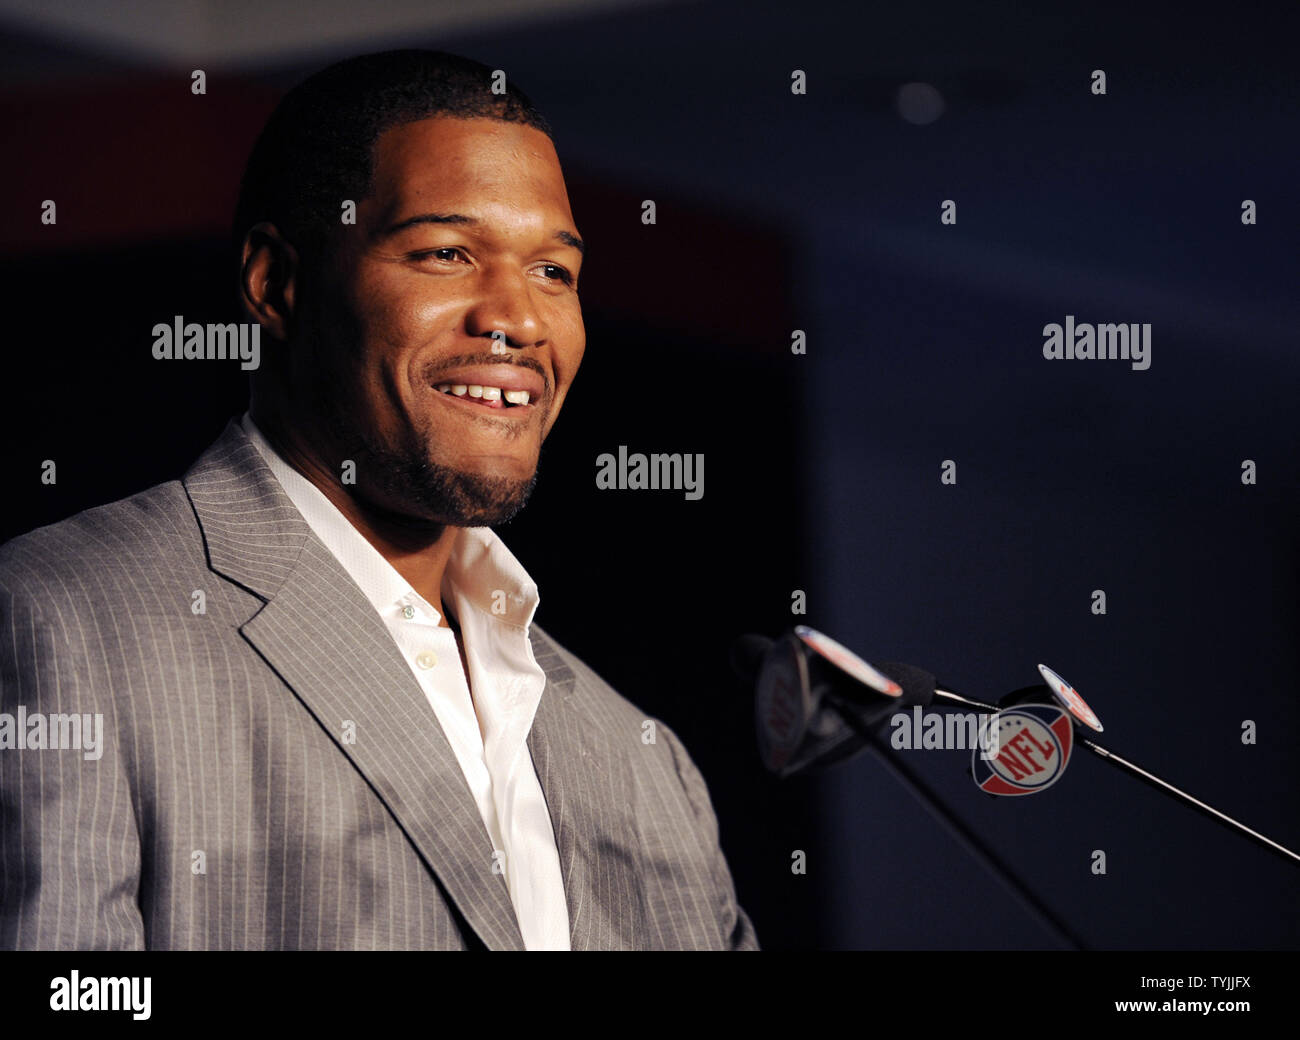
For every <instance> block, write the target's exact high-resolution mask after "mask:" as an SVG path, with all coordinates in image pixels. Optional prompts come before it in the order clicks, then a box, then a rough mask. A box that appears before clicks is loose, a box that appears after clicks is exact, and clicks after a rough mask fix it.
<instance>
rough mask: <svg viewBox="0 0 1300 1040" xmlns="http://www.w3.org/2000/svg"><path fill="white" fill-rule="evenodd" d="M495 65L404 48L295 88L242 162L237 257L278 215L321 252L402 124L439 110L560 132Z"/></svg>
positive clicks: (306, 250)
mask: <svg viewBox="0 0 1300 1040" xmlns="http://www.w3.org/2000/svg"><path fill="white" fill-rule="evenodd" d="M492 86H493V70H492V69H490V68H488V67H487V66H486V65H484V64H482V63H481V62H477V61H474V60H472V59H470V58H462V57H460V56H459V55H456V54H448V53H446V52H444V51H429V50H397V51H383V52H381V53H378V54H365V55H362V56H360V57H356V58H349V59H347V60H346V61H340V62H338V63H336V64H334V65H331V66H329V67H328V68H325V69H322V70H321V71H320V72H317V73H315V74H314V75H312V76H310V77H309V78H307V79H306V80H304V81H303V82H302V83H300V84H298V85H297V86H296V87H294V88H293V89H292V90H290V91H289V93H287V94H286V95H285V96H284V97H283V98H282V99H281V101H280V103H279V105H277V106H276V109H275V111H274V112H272V113H271V117H270V119H268V120H267V123H266V126H265V127H263V129H262V132H261V134H260V135H259V136H258V139H257V143H256V144H254V145H253V151H252V153H251V154H250V156H249V159H248V164H247V166H246V167H245V168H244V176H243V180H242V181H241V183H240V188H239V202H238V203H237V205H236V207H235V218H234V222H233V224H232V226H231V235H232V238H233V241H234V248H235V252H236V256H237V257H238V253H239V251H240V249H241V247H242V245H243V240H244V235H245V234H247V232H248V229H249V228H251V227H252V226H253V225H254V224H257V223H260V222H261V221H264V220H265V221H270V222H271V223H273V224H275V226H276V227H277V228H278V229H279V230H280V233H281V234H282V235H284V237H285V238H287V239H288V240H289V241H290V242H292V243H293V245H294V246H295V248H297V249H298V251H299V253H300V254H301V255H303V256H304V257H305V258H307V259H309V260H310V259H319V257H320V255H321V254H322V252H323V250H324V248H325V246H326V244H327V241H328V237H329V232H330V230H331V228H334V227H337V226H338V225H339V221H340V217H341V215H342V209H341V206H342V203H343V200H344V199H352V200H354V201H357V202H359V201H360V200H361V199H363V198H365V197H366V196H367V195H368V194H369V193H370V190H371V174H372V172H373V166H372V161H373V156H374V145H375V142H376V141H377V140H378V139H379V137H380V135H381V134H383V133H384V131H386V130H390V129H392V128H393V127H395V126H400V125H402V124H404V123H409V122H412V121H414V120H417V119H426V118H429V117H431V116H440V115H445V116H453V117H455V118H459V119H471V118H475V117H482V118H488V119H499V120H501V121H503V122H507V123H523V124H525V125H527V126H531V127H533V128H535V129H537V130H540V131H542V133H544V134H546V136H547V137H552V138H553V137H554V135H553V134H552V132H551V128H550V126H549V125H548V124H547V122H546V120H545V119H544V118H543V117H542V115H541V113H540V112H538V111H537V109H536V108H534V107H533V104H532V102H531V101H530V100H529V99H528V95H527V94H525V93H524V92H523V91H522V90H520V89H519V88H518V87H516V86H515V85H514V83H513V82H510V81H509V80H508V78H507V82H506V84H505V92H504V93H500V94H494V93H493V92H492Z"/></svg>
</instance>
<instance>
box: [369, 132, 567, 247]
mask: <svg viewBox="0 0 1300 1040" xmlns="http://www.w3.org/2000/svg"><path fill="white" fill-rule="evenodd" d="M371 190H372V194H371V198H372V199H373V201H374V202H375V203H376V204H377V205H378V207H379V209H380V210H381V211H383V213H384V216H385V217H394V218H398V217H401V216H402V215H403V212H404V211H411V210H414V209H416V208H419V207H429V206H437V207H439V208H450V207H452V206H455V207H457V208H459V209H461V210H462V211H465V210H467V209H486V208H490V207H494V206H504V207H507V208H509V209H515V210H532V211H535V212H537V211H545V212H547V213H548V215H549V216H551V217H559V216H563V217H564V218H566V219H567V221H568V222H569V223H572V220H573V217H572V214H571V213H570V212H569V199H568V193H567V191H566V190H565V187H564V176H563V174H562V173H561V172H560V161H559V158H558V157H557V156H556V154H555V146H554V145H553V144H552V143H551V139H550V138H549V137H547V136H546V135H545V134H544V133H542V132H541V131H540V130H536V129H534V128H533V127H531V126H526V125H524V124H522V123H507V122H503V121H501V120H498V119H481V118H475V119H457V118H453V117H448V116H437V117H434V118H430V119H420V120H416V121H415V122H411V123H405V124H403V125H401V126H396V127H392V128H391V129H389V130H386V131H384V133H383V134H381V135H380V137H379V139H378V140H377V141H376V142H375V148H374V163H373V169H372V173H371Z"/></svg>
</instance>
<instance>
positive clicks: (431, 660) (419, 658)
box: [415, 650, 438, 668]
mask: <svg viewBox="0 0 1300 1040" xmlns="http://www.w3.org/2000/svg"><path fill="white" fill-rule="evenodd" d="M415 663H416V664H418V665H419V666H420V667H421V668H432V667H433V666H434V665H435V664H437V663H438V655H437V654H435V653H434V652H433V651H432V650H425V651H423V652H421V653H419V654H417V655H416V658H415Z"/></svg>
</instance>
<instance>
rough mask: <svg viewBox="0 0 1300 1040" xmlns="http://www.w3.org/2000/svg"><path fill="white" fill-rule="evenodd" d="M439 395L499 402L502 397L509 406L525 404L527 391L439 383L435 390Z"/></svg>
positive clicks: (475, 384)
mask: <svg viewBox="0 0 1300 1040" xmlns="http://www.w3.org/2000/svg"><path fill="white" fill-rule="evenodd" d="M436 389H437V390H438V391H439V392H440V393H444V394H454V395H455V396H456V397H464V396H466V395H467V394H468V395H469V396H470V397H475V398H482V399H483V400H484V401H499V400H501V398H502V397H504V398H505V399H506V401H507V403H509V404H527V403H528V391H527V390H506V391H502V389H501V388H500V387H499V386H479V385H478V384H477V383H469V384H465V383H439V384H438V386H437V388H436Z"/></svg>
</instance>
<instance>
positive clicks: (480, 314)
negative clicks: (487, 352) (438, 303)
mask: <svg viewBox="0 0 1300 1040" xmlns="http://www.w3.org/2000/svg"><path fill="white" fill-rule="evenodd" d="M480 287H481V291H480V293H479V296H478V298H477V299H476V300H475V301H474V304H473V306H471V307H470V309H469V314H468V315H467V316H466V319H465V323H466V331H467V332H468V333H469V334H470V335H471V336H491V337H492V338H493V339H494V340H496V341H498V342H504V343H505V344H506V346H508V347H513V348H516V349H523V348H525V347H533V346H540V345H541V344H543V343H545V342H546V325H545V322H544V320H543V318H542V316H541V314H540V313H539V311H538V309H537V306H536V303H535V302H534V299H533V289H532V287H531V286H530V285H529V284H528V279H527V277H526V276H525V274H524V273H523V272H522V271H516V272H511V271H507V270H504V269H497V270H494V271H491V272H485V273H484V275H483V277H482V279H481V281H480Z"/></svg>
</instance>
